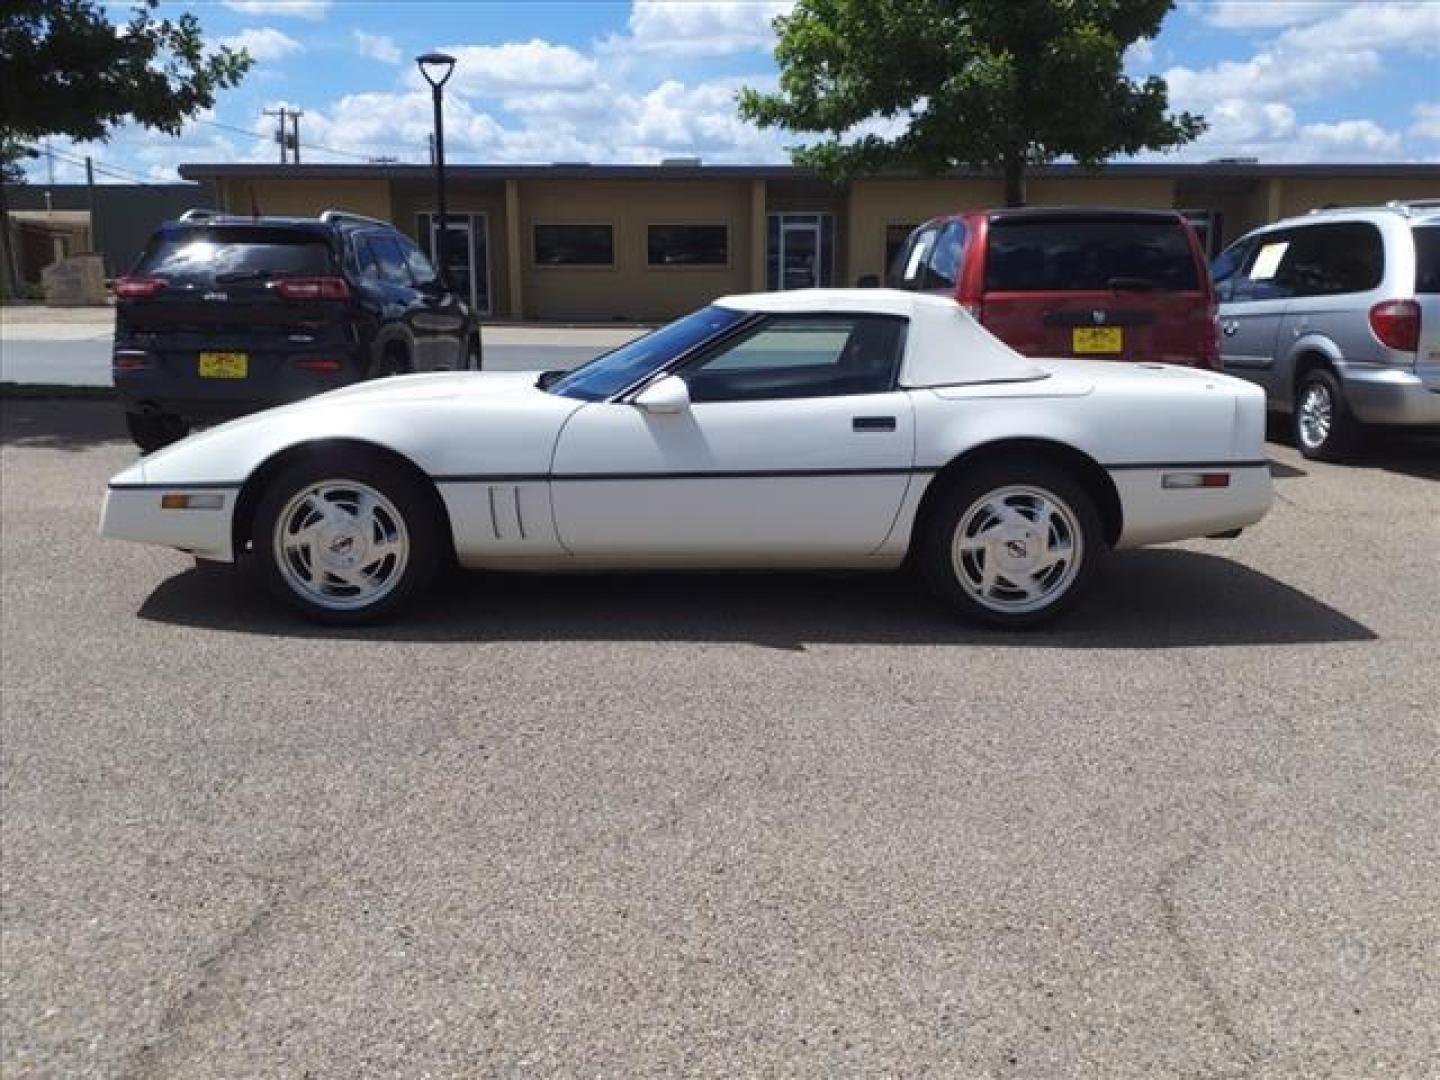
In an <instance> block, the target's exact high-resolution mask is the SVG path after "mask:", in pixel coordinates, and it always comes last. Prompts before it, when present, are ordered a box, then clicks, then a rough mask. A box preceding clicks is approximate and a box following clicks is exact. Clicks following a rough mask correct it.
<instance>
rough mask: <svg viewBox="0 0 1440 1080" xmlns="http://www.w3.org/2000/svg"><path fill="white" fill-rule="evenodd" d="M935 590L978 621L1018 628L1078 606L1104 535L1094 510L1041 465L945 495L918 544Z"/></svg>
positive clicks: (982, 476) (999, 473) (983, 473)
mask: <svg viewBox="0 0 1440 1080" xmlns="http://www.w3.org/2000/svg"><path fill="white" fill-rule="evenodd" d="M921 540H922V543H923V545H924V547H923V549H922V552H921V566H922V569H923V570H924V572H925V575H926V577H927V578H928V579H929V581H930V584H931V585H932V587H933V588H934V589H935V590H936V591H937V592H938V593H939V594H940V595H941V596H942V597H943V598H945V599H946V600H948V601H950V602H951V603H953V604H954V605H955V606H956V607H958V608H959V609H960V610H961V611H962V612H963V613H964V614H966V615H967V616H969V617H970V618H972V619H975V620H977V621H979V622H983V623H987V624H989V625H991V626H997V627H1002V628H1006V629H1013V630H1020V629H1026V628H1029V627H1033V626H1039V625H1040V624H1041V623H1044V622H1047V621H1049V620H1050V619H1053V618H1054V617H1055V616H1057V615H1059V614H1060V613H1061V612H1063V611H1064V610H1066V609H1067V608H1068V607H1070V605H1071V604H1073V603H1074V602H1075V601H1076V600H1077V599H1078V598H1079V596H1080V593H1081V592H1082V591H1083V589H1084V586H1085V585H1086V584H1087V583H1088V581H1089V578H1090V574H1091V571H1092V570H1093V569H1094V566H1095V562H1096V559H1097V557H1098V556H1099V555H1100V553H1101V551H1102V550H1103V548H1104V535H1103V530H1102V529H1101V527H1100V517H1099V514H1098V513H1097V512H1096V510H1095V505H1094V502H1093V501H1092V500H1091V498H1090V496H1089V495H1087V494H1086V492H1085V490H1084V489H1083V488H1082V487H1081V486H1080V485H1079V484H1078V483H1076V482H1075V481H1074V480H1073V479H1072V478H1071V477H1070V476H1069V475H1068V474H1067V473H1065V472H1063V471H1062V470H1060V469H1056V468H1053V467H1051V466H1047V465H1043V464H1035V465H1026V464H1023V463H1017V464H1016V465H1013V466H1009V465H1007V466H992V467H988V468H983V469H981V470H979V471H977V473H976V474H975V475H974V476H971V477H967V478H965V479H964V480H962V481H960V482H959V483H957V484H956V485H954V486H953V487H952V488H950V490H949V491H947V492H945V493H944V494H943V495H942V496H941V502H940V504H939V506H938V507H937V508H936V512H935V513H934V514H932V515H931V517H930V521H929V526H928V529H927V532H926V535H925V536H923V537H922V538H921Z"/></svg>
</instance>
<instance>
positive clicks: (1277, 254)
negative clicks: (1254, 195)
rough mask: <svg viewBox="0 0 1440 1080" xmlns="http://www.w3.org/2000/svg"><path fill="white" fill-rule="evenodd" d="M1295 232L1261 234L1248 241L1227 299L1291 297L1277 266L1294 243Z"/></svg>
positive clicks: (1288, 287) (1279, 265)
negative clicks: (1249, 243)
mask: <svg viewBox="0 0 1440 1080" xmlns="http://www.w3.org/2000/svg"><path fill="white" fill-rule="evenodd" d="M1296 231H1297V230H1295V229H1288V230H1286V231H1283V232H1273V233H1265V234H1264V235H1263V236H1257V237H1255V238H1254V239H1253V240H1252V241H1251V247H1250V250H1249V251H1247V252H1246V253H1245V261H1244V262H1242V263H1241V264H1240V271H1239V273H1237V274H1236V275H1234V277H1233V278H1232V279H1231V294H1230V299H1231V300H1288V299H1289V298H1290V297H1291V296H1292V295H1293V293H1292V292H1291V289H1290V286H1289V285H1288V284H1287V283H1286V282H1285V281H1284V280H1283V279H1281V277H1280V267H1281V265H1282V264H1283V263H1284V262H1285V259H1286V257H1287V256H1288V255H1289V254H1290V249H1291V248H1292V247H1293V246H1294V244H1295V234H1296Z"/></svg>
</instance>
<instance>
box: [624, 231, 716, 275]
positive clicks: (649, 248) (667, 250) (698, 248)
mask: <svg viewBox="0 0 1440 1080" xmlns="http://www.w3.org/2000/svg"><path fill="white" fill-rule="evenodd" d="M645 250H646V256H645V259H646V263H647V264H648V265H650V266H665V267H681V266H729V265H730V227H729V226H728V225H651V226H649V228H648V231H647V235H646V242H645Z"/></svg>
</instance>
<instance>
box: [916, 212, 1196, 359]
mask: <svg viewBox="0 0 1440 1080" xmlns="http://www.w3.org/2000/svg"><path fill="white" fill-rule="evenodd" d="M889 284H890V285H891V286H892V287H894V288H898V289H910V290H914V291H920V292H934V293H943V294H945V295H948V296H954V297H955V299H956V300H958V301H959V302H960V303H961V304H963V305H964V307H965V309H966V310H967V311H969V312H970V314H971V315H973V316H975V318H976V319H977V320H979V322H980V323H981V324H982V325H983V326H984V327H985V328H986V329H987V330H989V331H990V332H991V333H992V334H994V335H995V336H996V337H998V338H999V339H1000V340H1001V341H1003V342H1005V343H1006V344H1007V345H1009V346H1010V347H1011V348H1012V349H1015V350H1016V351H1017V352H1021V353H1024V354H1025V355H1027V356H1080V357H1085V358H1087V359H1108V360H1148V361H1154V362H1160V363H1166V364H1188V365H1191V366H1195V367H1204V368H1211V369H1213V370H1216V371H1218V370H1219V369H1220V345H1219V327H1218V323H1217V319H1216V305H1215V293H1214V290H1213V289H1212V288H1211V284H1210V272H1209V268H1208V266H1207V265H1206V261H1205V254H1204V252H1203V250H1202V249H1201V247H1200V241H1199V238H1198V237H1197V236H1196V235H1195V230H1194V229H1192V228H1191V227H1190V223H1189V222H1187V221H1186V220H1185V218H1184V217H1182V216H1181V215H1180V214H1179V213H1177V212H1175V211H1173V210H1130V209H1103V208H1094V207H1075V208H1069V207H1030V208H1025V209H1017V210H989V211H979V212H974V213H963V214H952V215H949V216H947V217H942V218H936V219H934V220H933V221H927V222H926V223H925V224H924V225H921V226H920V227H919V228H918V229H916V230H915V231H914V232H912V233H911V234H910V236H909V237H908V238H907V239H906V241H905V245H904V247H902V248H901V249H900V252H899V255H898V256H897V258H896V260H895V263H894V265H893V266H892V267H891V271H890V281H889Z"/></svg>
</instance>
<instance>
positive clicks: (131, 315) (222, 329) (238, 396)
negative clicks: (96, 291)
mask: <svg viewBox="0 0 1440 1080" xmlns="http://www.w3.org/2000/svg"><path fill="white" fill-rule="evenodd" d="M116 294H117V297H118V302H117V310H116V336H115V352H116V365H117V374H119V373H121V371H123V370H124V369H125V366H126V364H127V358H128V362H129V363H131V364H134V365H135V367H136V368H137V369H138V370H141V371H144V373H145V374H147V375H149V376H151V377H153V378H154V379H155V383H154V385H155V389H156V391H157V396H159V397H162V398H166V399H177V398H179V399H196V400H206V399H214V400H257V399H278V398H280V397H285V396H293V395H288V394H286V393H285V391H284V389H283V388H282V383H281V380H282V379H283V378H284V377H285V376H288V375H291V374H295V373H299V374H301V375H302V376H303V374H304V372H305V369H304V368H298V367H297V366H296V365H297V363H299V362H301V361H303V362H305V363H306V364H308V365H314V364H320V365H322V366H321V367H319V368H312V370H317V371H318V370H325V368H324V367H323V365H324V362H325V361H327V360H330V361H334V362H336V363H338V364H339V365H340V367H341V368H344V367H347V366H348V365H349V364H350V363H351V362H352V361H351V360H350V357H351V355H352V353H353V345H352V342H351V340H350V339H351V336H352V331H351V327H350V323H349V318H348V312H349V307H348V303H347V297H348V288H347V286H346V285H345V283H344V280H343V278H341V276H340V269H339V267H338V264H337V262H336V257H335V253H334V251H333V250H332V248H331V242H330V239H329V237H328V235H327V234H326V233H324V232H322V231H319V230H314V229H303V228H295V227H285V226H275V225H264V224H256V225H249V224H211V225H195V226H188V225H187V226H182V227H179V228H174V227H170V228H166V229H164V230H162V231H161V232H160V233H158V234H156V236H155V237H154V238H152V240H151V241H150V244H149V245H148V246H147V247H146V250H145V253H144V254H143V255H142V256H141V257H140V261H139V262H138V263H137V264H136V265H135V268H134V270H133V271H132V272H131V274H130V275H129V276H128V277H126V278H123V279H121V281H119V282H117V283H116ZM142 354H143V358H144V359H143V363H141V361H140V357H141V355H142ZM332 378H333V376H332ZM289 381H290V380H289V379H285V382H287V383H288V382H289ZM331 385H333V382H332V383H331Z"/></svg>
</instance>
